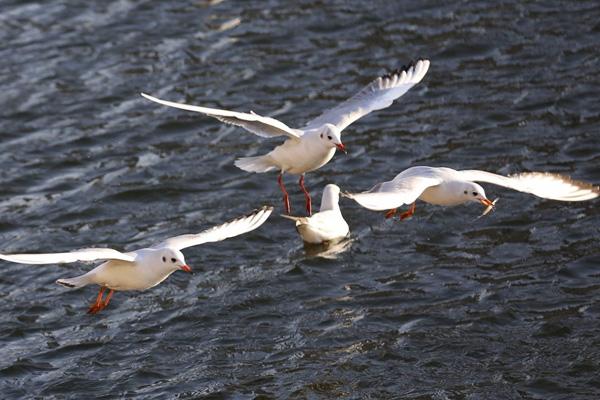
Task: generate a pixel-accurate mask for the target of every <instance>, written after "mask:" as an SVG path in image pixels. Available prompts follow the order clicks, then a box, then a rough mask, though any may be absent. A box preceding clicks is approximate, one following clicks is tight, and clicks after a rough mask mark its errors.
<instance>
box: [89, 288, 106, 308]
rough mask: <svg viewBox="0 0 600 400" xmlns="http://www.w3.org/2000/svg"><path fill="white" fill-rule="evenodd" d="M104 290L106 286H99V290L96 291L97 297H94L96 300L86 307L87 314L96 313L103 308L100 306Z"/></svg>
mask: <svg viewBox="0 0 600 400" xmlns="http://www.w3.org/2000/svg"><path fill="white" fill-rule="evenodd" d="M105 290H106V288H105V287H104V286H102V287H101V288H100V291H99V292H98V297H96V301H95V302H94V304H92V305H91V306H90V308H89V309H88V314H96V313H97V312H98V311H100V310H102V308H104V307H102V296H103V295H104V291H105Z"/></svg>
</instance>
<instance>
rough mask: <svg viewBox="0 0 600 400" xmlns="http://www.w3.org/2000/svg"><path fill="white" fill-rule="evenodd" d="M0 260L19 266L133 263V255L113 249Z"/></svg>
mask: <svg viewBox="0 0 600 400" xmlns="http://www.w3.org/2000/svg"><path fill="white" fill-rule="evenodd" d="M0 259H2V260H5V261H11V262H15V263H20V264H63V263H72V262H77V261H96V260H121V261H129V262H133V261H135V257H134V255H133V254H131V253H128V254H126V253H121V252H120V251H117V250H113V249H81V250H75V251H71V252H69V253H47V254H0Z"/></svg>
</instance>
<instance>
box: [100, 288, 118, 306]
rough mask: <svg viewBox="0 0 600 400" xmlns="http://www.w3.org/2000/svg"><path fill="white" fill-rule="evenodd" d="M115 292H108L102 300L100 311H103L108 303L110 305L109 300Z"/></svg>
mask: <svg viewBox="0 0 600 400" xmlns="http://www.w3.org/2000/svg"><path fill="white" fill-rule="evenodd" d="M114 292H115V291H114V290H113V289H110V292H108V294H107V295H106V298H105V299H104V303H103V304H102V309H103V310H104V309H105V308H106V306H107V305H108V303H110V298H111V297H112V295H113V293H114Z"/></svg>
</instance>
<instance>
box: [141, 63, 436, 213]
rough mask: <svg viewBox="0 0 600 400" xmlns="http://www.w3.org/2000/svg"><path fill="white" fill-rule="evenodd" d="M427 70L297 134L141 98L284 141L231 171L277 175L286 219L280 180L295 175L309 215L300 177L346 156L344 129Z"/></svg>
mask: <svg viewBox="0 0 600 400" xmlns="http://www.w3.org/2000/svg"><path fill="white" fill-rule="evenodd" d="M428 69H429V60H424V59H419V60H418V61H417V62H416V63H411V64H409V65H408V66H404V67H402V68H400V69H398V70H396V71H394V72H391V73H389V74H386V75H383V76H381V77H379V78H377V79H375V80H374V81H372V82H371V83H370V84H369V85H367V86H366V87H364V88H363V89H362V90H361V91H359V92H358V93H357V94H356V95H354V96H353V97H351V98H350V99H348V100H346V101H344V102H343V103H340V104H339V105H338V106H337V107H334V108H332V109H330V110H328V111H325V112H324V113H323V114H321V115H320V116H319V117H317V118H315V119H313V120H312V121H310V122H309V123H308V124H306V125H305V126H304V128H302V129H293V128H290V127H289V126H287V125H286V124H284V123H283V122H281V121H279V120H276V119H274V118H270V117H263V116H260V115H258V114H256V113H254V112H252V111H250V113H240V112H235V111H227V110H219V109H215V108H208V107H199V106H193V105H188V104H183V103H175V102H171V101H165V100H161V99H157V98H156V97H152V96H150V95H147V94H145V93H142V94H141V95H142V96H144V97H145V98H146V99H148V100H151V101H154V102H156V103H159V104H163V105H166V106H169V107H175V108H179V109H182V110H188V111H196V112H200V113H203V114H206V115H208V116H210V117H213V118H216V119H218V120H219V121H221V122H224V123H227V124H232V125H237V126H240V127H242V128H244V129H246V130H247V131H250V132H252V133H254V134H255V135H258V136H261V137H265V138H270V137H276V136H287V140H286V141H285V142H284V143H283V144H281V145H279V146H277V147H275V149H273V150H272V151H271V152H269V153H268V154H265V155H262V156H258V157H244V158H238V159H237V160H236V161H235V165H236V166H237V167H238V168H241V169H243V170H244V171H248V172H259V173H261V172H267V171H272V170H278V171H279V177H278V179H277V182H278V184H279V187H280V189H281V191H282V192H283V203H284V207H285V212H286V214H290V202H289V196H288V193H287V191H286V189H285V185H284V184H283V174H284V173H289V174H294V175H300V180H299V182H298V183H299V185H300V188H301V189H302V192H303V193H304V197H305V200H306V211H307V213H308V215H311V214H312V203H311V198H310V194H309V193H308V190H306V187H305V186H304V174H305V173H306V172H310V171H314V170H316V169H318V168H321V167H322V166H323V165H325V164H327V163H328V162H329V160H331V158H332V157H333V155H334V154H335V150H336V149H338V150H341V151H343V152H344V153H345V152H346V147H345V146H344V144H343V143H342V139H341V132H342V130H344V128H346V127H347V126H348V125H350V124H351V123H353V122H354V121H356V120H358V119H359V118H361V117H364V116H365V115H367V114H369V113H370V112H371V111H375V110H381V109H383V108H387V107H389V106H390V105H391V104H392V103H393V102H394V100H396V99H397V98H399V97H400V96H402V95H403V94H404V93H406V92H407V91H408V90H409V89H410V88H411V87H413V86H414V85H416V84H417V83H419V82H420V81H421V79H423V77H424V76H425V74H426V73H427V70H428Z"/></svg>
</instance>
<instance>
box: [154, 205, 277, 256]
mask: <svg viewBox="0 0 600 400" xmlns="http://www.w3.org/2000/svg"><path fill="white" fill-rule="evenodd" d="M271 212H273V207H267V206H263V207H261V208H259V209H258V210H255V211H254V212H252V213H251V214H248V215H246V216H243V217H239V218H236V219H234V220H232V221H229V222H226V223H224V224H222V225H218V226H215V227H213V228H210V229H207V230H205V231H203V232H200V233H198V234H191V235H181V236H175V237H172V238H169V239H167V240H165V241H164V242H163V243H161V244H160V245H159V246H157V247H170V248H175V249H178V250H181V249H185V248H186V247H192V246H197V245H199V244H202V243H208V242H219V241H221V240H225V239H227V238H230V237H234V236H238V235H241V234H242V233H246V232H250V231H253V230H254V229H256V228H258V227H259V226H261V225H262V224H263V223H264V222H265V221H266V220H267V218H269V216H270V215H271Z"/></svg>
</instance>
